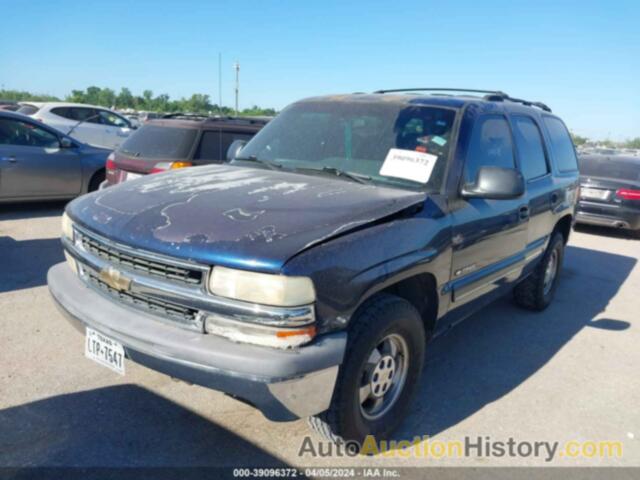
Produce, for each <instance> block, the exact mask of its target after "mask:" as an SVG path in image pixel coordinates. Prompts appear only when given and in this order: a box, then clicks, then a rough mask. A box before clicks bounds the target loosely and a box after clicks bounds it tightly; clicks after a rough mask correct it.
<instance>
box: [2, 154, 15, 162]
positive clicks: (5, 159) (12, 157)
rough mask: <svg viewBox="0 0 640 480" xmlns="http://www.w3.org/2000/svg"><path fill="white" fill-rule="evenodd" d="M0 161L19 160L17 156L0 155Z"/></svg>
mask: <svg viewBox="0 0 640 480" xmlns="http://www.w3.org/2000/svg"><path fill="white" fill-rule="evenodd" d="M0 161H3V162H9V163H16V162H17V160H16V157H14V156H11V157H0Z"/></svg>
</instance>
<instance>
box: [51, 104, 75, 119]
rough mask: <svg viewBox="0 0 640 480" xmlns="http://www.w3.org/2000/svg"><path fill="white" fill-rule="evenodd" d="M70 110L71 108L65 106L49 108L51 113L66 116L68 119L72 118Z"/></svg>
mask: <svg viewBox="0 0 640 480" xmlns="http://www.w3.org/2000/svg"><path fill="white" fill-rule="evenodd" d="M70 110H71V109H70V108H67V107H56V108H52V109H51V113H53V114H54V115H58V116H59V117H62V118H68V119H69V120H73V117H72V116H71V111H70Z"/></svg>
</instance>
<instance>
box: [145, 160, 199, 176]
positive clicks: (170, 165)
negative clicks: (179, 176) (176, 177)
mask: <svg viewBox="0 0 640 480" xmlns="http://www.w3.org/2000/svg"><path fill="white" fill-rule="evenodd" d="M192 165H193V164H192V163H191V162H160V163H156V164H155V165H154V166H153V168H152V169H151V172H150V173H162V172H166V171H167V170H175V169H177V168H186V167H191V166H192Z"/></svg>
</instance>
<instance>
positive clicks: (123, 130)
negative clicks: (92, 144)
mask: <svg viewBox="0 0 640 480" xmlns="http://www.w3.org/2000/svg"><path fill="white" fill-rule="evenodd" d="M98 115H99V117H98V118H99V122H100V124H101V125H102V126H103V127H104V128H103V131H102V141H101V145H104V146H105V147H107V148H111V149H114V150H115V149H116V148H118V147H119V146H120V144H121V143H122V142H124V140H125V139H126V138H127V137H128V136H129V135H130V134H131V124H130V123H129V122H128V121H127V120H125V119H124V118H122V117H120V116H119V115H116V114H115V113H112V112H109V111H107V110H98Z"/></svg>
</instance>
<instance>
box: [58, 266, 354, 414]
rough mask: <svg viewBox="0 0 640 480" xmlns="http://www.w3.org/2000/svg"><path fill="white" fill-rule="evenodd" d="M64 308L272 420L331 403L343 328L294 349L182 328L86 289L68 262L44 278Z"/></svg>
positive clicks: (166, 368) (142, 357) (134, 355)
mask: <svg viewBox="0 0 640 480" xmlns="http://www.w3.org/2000/svg"><path fill="white" fill-rule="evenodd" d="M47 282H48V285H49V291H50V292H51V295H52V296H53V298H54V300H55V301H56V304H57V306H58V307H59V308H60V310H61V311H62V313H64V314H65V316H66V317H67V318H68V319H69V320H70V321H71V323H72V324H74V325H75V326H76V327H77V328H79V329H80V330H81V331H83V332H84V328H85V326H89V327H91V328H93V329H95V330H98V331H100V332H102V333H104V334H105V335H108V336H110V337H111V338H113V339H115V340H117V341H118V342H120V343H122V344H123V346H124V349H125V354H126V356H127V358H129V359H131V360H133V361H134V362H136V363H139V364H142V365H145V366H147V367H149V368H151V369H153V370H157V371H159V372H162V373H165V374H167V375H170V376H172V377H174V378H179V379H181V380H184V381H187V382H189V383H194V384H198V385H202V386H205V387H209V388H212V389H214V390H219V391H222V392H225V393H227V394H229V395H231V396H233V397H237V398H239V399H242V400H244V401H246V402H248V403H250V404H252V405H254V406H255V407H256V408H258V409H260V410H261V411H262V412H263V413H264V415H265V416H266V417H267V418H269V419H271V420H276V421H284V420H294V419H296V418H300V417H306V416H310V415H315V414H317V413H320V412H323V411H324V410H326V409H327V408H328V407H329V403H330V402H331V397H332V395H333V389H334V386H335V382H336V378H337V374H338V367H339V365H340V364H341V363H342V359H343V357H344V352H345V348H346V340H347V336H346V333H345V332H338V333H333V334H328V335H323V336H321V337H318V338H317V339H316V340H315V341H314V342H313V343H311V344H309V345H305V346H303V347H300V348H298V349H295V350H278V349H272V348H268V347H260V346H256V345H248V344H240V343H234V342H232V341H231V340H227V339H225V338H221V337H217V336H214V335H207V334H203V333H200V332H196V331H191V330H187V329H184V328H181V327H179V326H174V325H171V324H170V323H168V322H163V321H159V320H158V319H157V318H155V317H154V316H153V315H150V314H147V313H145V312H142V311H139V310H137V309H133V308H130V307H127V306H125V305H121V304H118V303H115V302H113V301H112V300H110V299H108V298H106V297H105V296H103V295H102V294H100V293H98V292H97V291H95V290H94V289H92V288H90V287H89V286H87V285H86V284H85V283H84V282H83V281H82V280H81V279H80V278H79V277H78V276H77V275H76V274H75V273H74V272H72V271H71V269H70V268H69V267H68V265H66V264H65V263H61V264H58V265H55V266H53V267H52V268H51V269H50V270H49V273H48V275H47Z"/></svg>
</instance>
